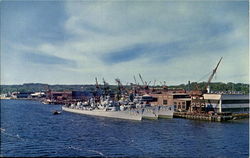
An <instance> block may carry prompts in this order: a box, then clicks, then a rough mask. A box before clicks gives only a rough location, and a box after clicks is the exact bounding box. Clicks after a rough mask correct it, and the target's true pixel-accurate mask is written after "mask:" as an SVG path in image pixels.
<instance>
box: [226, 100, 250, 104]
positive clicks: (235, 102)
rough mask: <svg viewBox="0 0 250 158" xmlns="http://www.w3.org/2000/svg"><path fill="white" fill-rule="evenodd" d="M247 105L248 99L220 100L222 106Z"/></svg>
mask: <svg viewBox="0 0 250 158" xmlns="http://www.w3.org/2000/svg"><path fill="white" fill-rule="evenodd" d="M244 103H246V104H247V103H249V100H248V99H245V100H222V104H244Z"/></svg>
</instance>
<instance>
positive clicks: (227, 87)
mask: <svg viewBox="0 0 250 158" xmlns="http://www.w3.org/2000/svg"><path fill="white" fill-rule="evenodd" d="M102 87H103V85H101V88H102ZM109 87H110V89H111V90H112V91H113V92H114V91H117V89H118V87H117V85H109ZM125 87H126V88H129V89H130V88H131V87H129V86H125ZM155 87H161V86H159V85H158V86H155ZM205 87H206V83H205V82H201V83H197V82H192V83H190V90H205ZM210 87H211V90H212V91H227V92H229V91H237V92H241V93H244V94H249V84H245V83H232V82H229V83H222V82H217V83H211V84H210ZM168 88H169V89H176V88H180V89H185V90H188V84H180V85H174V86H168ZM48 89H51V90H52V91H72V90H74V91H82V90H90V91H93V90H95V89H96V88H95V85H48V84H41V83H28V84H23V85H1V94H4V93H9V92H10V93H11V92H17V91H19V92H38V91H47V90H48Z"/></svg>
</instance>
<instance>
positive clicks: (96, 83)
mask: <svg viewBox="0 0 250 158" xmlns="http://www.w3.org/2000/svg"><path fill="white" fill-rule="evenodd" d="M95 87H96V89H99V88H100V87H99V84H98V81H97V77H96V78H95Z"/></svg>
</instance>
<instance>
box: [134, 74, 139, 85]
mask: <svg viewBox="0 0 250 158" xmlns="http://www.w3.org/2000/svg"><path fill="white" fill-rule="evenodd" d="M134 81H135V84H136V85H139V83H137V81H136V78H135V75H134Z"/></svg>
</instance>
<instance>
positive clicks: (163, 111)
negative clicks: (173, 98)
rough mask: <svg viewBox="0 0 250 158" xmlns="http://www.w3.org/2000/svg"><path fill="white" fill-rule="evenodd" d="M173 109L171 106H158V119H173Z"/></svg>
mask: <svg viewBox="0 0 250 158" xmlns="http://www.w3.org/2000/svg"><path fill="white" fill-rule="evenodd" d="M173 115H174V107H173V106H159V109H158V117H159V118H173Z"/></svg>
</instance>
